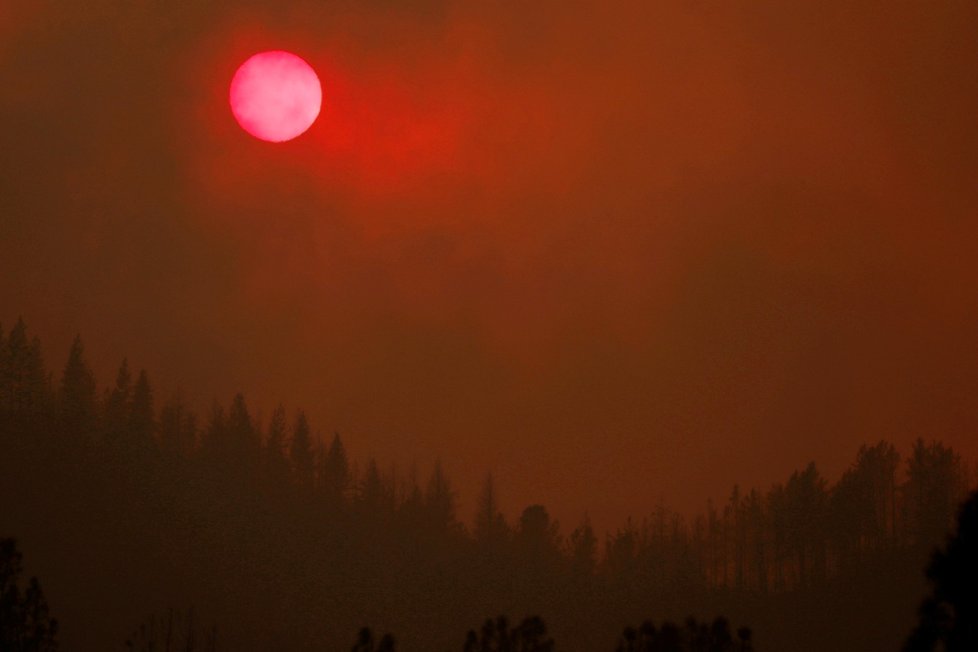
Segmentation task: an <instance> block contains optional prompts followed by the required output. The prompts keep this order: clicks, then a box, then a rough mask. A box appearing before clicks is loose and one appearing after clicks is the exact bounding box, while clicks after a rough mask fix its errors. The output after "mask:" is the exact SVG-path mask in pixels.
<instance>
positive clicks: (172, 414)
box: [160, 394, 197, 457]
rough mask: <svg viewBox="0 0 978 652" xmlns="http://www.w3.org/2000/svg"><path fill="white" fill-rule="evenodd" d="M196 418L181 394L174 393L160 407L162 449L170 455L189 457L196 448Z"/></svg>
mask: <svg viewBox="0 0 978 652" xmlns="http://www.w3.org/2000/svg"><path fill="white" fill-rule="evenodd" d="M196 430H197V425H196V418H195V417H194V415H193V413H191V412H190V411H189V410H188V409H187V408H186V406H184V404H183V399H182V398H181V396H180V394H174V395H173V396H171V397H170V399H169V400H168V401H167V402H166V403H165V404H164V405H163V407H162V408H161V409H160V449H161V450H163V451H164V452H165V453H167V454H169V455H176V456H179V457H188V456H189V455H190V453H191V452H192V451H193V449H194V444H195V440H196V438H197V434H196Z"/></svg>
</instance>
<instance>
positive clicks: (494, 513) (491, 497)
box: [473, 473, 509, 550]
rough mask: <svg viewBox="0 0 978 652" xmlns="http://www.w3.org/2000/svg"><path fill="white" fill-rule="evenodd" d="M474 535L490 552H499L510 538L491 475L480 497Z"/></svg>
mask: <svg viewBox="0 0 978 652" xmlns="http://www.w3.org/2000/svg"><path fill="white" fill-rule="evenodd" d="M473 534H474V535H475V540H476V541H477V542H478V543H479V544H480V545H482V546H483V547H485V548H487V549H489V550H498V549H499V548H500V547H502V546H503V545H504V544H505V542H506V540H507V539H508V538H509V526H508V525H507V524H506V517H504V516H503V514H502V512H501V511H500V509H499V499H498V498H497V496H496V484H495V481H494V480H493V477H492V474H491V473H490V474H488V475H487V476H486V481H485V483H484V484H483V486H482V494H481V495H480V496H479V504H478V508H477V509H476V513H475V524H474V527H473Z"/></svg>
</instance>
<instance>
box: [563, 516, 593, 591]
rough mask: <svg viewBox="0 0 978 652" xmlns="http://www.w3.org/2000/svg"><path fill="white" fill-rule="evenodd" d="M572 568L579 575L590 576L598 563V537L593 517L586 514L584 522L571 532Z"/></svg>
mask: <svg viewBox="0 0 978 652" xmlns="http://www.w3.org/2000/svg"><path fill="white" fill-rule="evenodd" d="M569 545H570V551H569V552H570V561H571V568H572V569H573V570H574V572H575V574H577V575H578V576H584V577H588V576H590V575H591V574H592V573H594V569H595V566H596V565H597V556H598V538H597V537H596V536H595V535H594V528H593V527H591V519H590V518H589V517H588V515H587V514H585V515H584V522H583V523H581V524H580V525H579V526H577V527H576V528H575V529H574V531H573V532H571V535H570V539H569Z"/></svg>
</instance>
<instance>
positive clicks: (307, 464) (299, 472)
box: [289, 410, 315, 487]
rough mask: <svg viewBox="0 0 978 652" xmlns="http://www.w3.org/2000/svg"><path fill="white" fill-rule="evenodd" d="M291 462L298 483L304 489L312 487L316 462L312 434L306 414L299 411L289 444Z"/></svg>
mask: <svg viewBox="0 0 978 652" xmlns="http://www.w3.org/2000/svg"><path fill="white" fill-rule="evenodd" d="M289 461H290V462H291V463H292V469H293V470H294V471H295V476H296V479H297V481H298V483H299V484H300V485H302V486H304V487H311V486H312V474H313V469H314V466H315V460H314V459H313V453H312V433H311V432H310V430H309V421H308V420H307V419H306V413H305V412H303V411H302V410H299V411H298V412H297V413H296V415H295V423H294V424H293V425H292V439H291V441H290V442H289Z"/></svg>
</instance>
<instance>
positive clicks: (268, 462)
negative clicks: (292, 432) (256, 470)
mask: <svg viewBox="0 0 978 652" xmlns="http://www.w3.org/2000/svg"><path fill="white" fill-rule="evenodd" d="M287 427H288V426H287V424H286V417H285V407H283V406H282V405H279V406H278V407H276V408H275V410H274V411H272V418H271V419H269V421H268V434H267V435H266V437H265V448H264V460H265V477H266V478H267V479H268V480H269V481H270V482H272V483H273V484H275V485H281V484H284V483H285V482H286V481H287V480H288V477H289V461H288V459H286V457H285V434H286V428H287Z"/></svg>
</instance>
